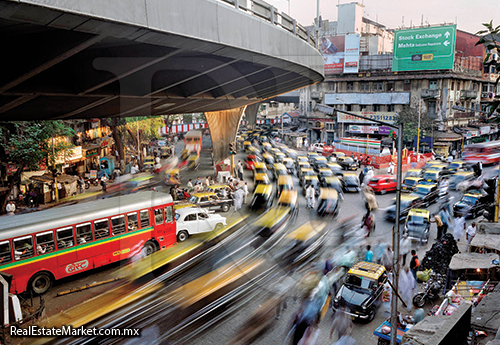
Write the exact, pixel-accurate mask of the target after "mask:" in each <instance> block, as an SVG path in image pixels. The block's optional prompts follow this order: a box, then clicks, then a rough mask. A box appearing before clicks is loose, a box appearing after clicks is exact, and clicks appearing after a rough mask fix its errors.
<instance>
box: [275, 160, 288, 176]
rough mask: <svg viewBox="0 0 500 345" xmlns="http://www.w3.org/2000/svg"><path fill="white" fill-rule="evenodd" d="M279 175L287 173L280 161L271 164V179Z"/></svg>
mask: <svg viewBox="0 0 500 345" xmlns="http://www.w3.org/2000/svg"><path fill="white" fill-rule="evenodd" d="M281 175H288V170H287V168H286V167H285V166H284V165H283V164H281V163H276V164H274V165H273V179H274V180H276V179H278V177H279V176H281Z"/></svg>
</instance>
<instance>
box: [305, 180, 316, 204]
mask: <svg viewBox="0 0 500 345" xmlns="http://www.w3.org/2000/svg"><path fill="white" fill-rule="evenodd" d="M306 198H307V208H314V204H315V202H316V200H315V195H314V187H313V185H312V184H309V185H308V186H307V188H306Z"/></svg>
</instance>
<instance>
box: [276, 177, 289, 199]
mask: <svg viewBox="0 0 500 345" xmlns="http://www.w3.org/2000/svg"><path fill="white" fill-rule="evenodd" d="M276 185H277V186H276V187H277V188H276V197H278V198H279V197H280V195H281V193H282V192H283V191H284V190H292V189H293V181H292V177H291V176H290V175H280V176H279V177H278V180H277V181H276Z"/></svg>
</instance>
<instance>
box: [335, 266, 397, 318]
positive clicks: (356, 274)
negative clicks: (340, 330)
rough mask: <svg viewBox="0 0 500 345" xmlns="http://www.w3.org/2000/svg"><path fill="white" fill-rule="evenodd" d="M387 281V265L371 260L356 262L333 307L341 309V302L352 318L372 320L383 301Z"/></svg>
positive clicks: (348, 273)
mask: <svg viewBox="0 0 500 345" xmlns="http://www.w3.org/2000/svg"><path fill="white" fill-rule="evenodd" d="M386 282H387V273H386V270H385V267H384V266H382V265H377V264H374V263H370V262H365V261H361V262H358V263H356V264H355V265H354V266H352V268H351V269H350V270H349V271H348V272H347V276H346V277H345V280H344V284H343V285H342V287H341V288H340V289H339V291H338V292H337V295H336V296H335V298H334V299H333V309H334V310H335V311H337V310H339V308H340V306H341V304H342V303H341V302H343V303H344V304H345V306H346V307H347V308H346V310H347V311H342V312H344V313H346V314H347V315H349V316H350V317H352V318H356V319H361V320H366V321H367V322H370V321H372V320H373V319H374V318H375V313H376V311H377V308H378V307H379V306H380V304H381V303H382V298H381V297H382V292H383V291H384V284H385V283H386Z"/></svg>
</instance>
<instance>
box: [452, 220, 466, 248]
mask: <svg viewBox="0 0 500 345" xmlns="http://www.w3.org/2000/svg"><path fill="white" fill-rule="evenodd" d="M464 230H465V217H464V215H463V214H459V215H458V217H457V218H455V222H454V224H453V237H454V238H455V241H457V242H460V237H462V233H463V232H464Z"/></svg>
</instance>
